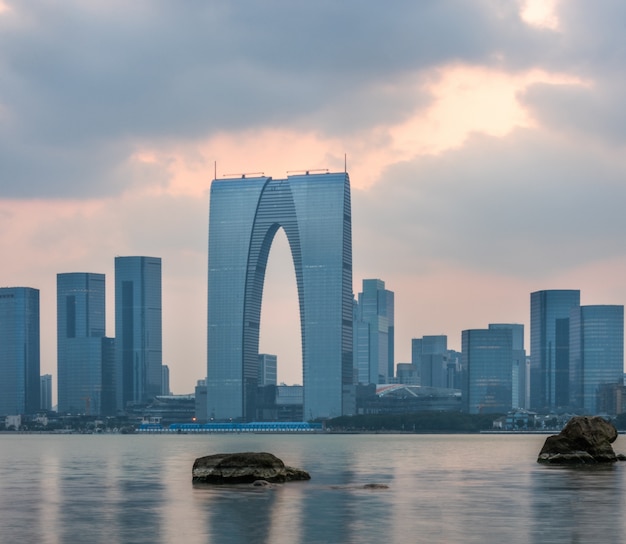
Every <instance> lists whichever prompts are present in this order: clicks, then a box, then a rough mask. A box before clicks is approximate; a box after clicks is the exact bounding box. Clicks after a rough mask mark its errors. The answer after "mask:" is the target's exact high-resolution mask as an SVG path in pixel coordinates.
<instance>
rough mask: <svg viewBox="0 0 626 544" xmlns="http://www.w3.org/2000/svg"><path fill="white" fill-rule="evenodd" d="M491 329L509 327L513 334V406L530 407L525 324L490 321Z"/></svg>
mask: <svg viewBox="0 0 626 544" xmlns="http://www.w3.org/2000/svg"><path fill="white" fill-rule="evenodd" d="M489 328H490V329H509V330H510V331H511V334H512V342H513V345H512V349H513V362H512V365H513V366H512V372H513V374H512V380H513V381H512V387H513V408H528V393H529V390H528V379H527V367H526V350H525V349H524V325H522V324H519V323H490V324H489Z"/></svg>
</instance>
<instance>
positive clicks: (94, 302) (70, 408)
mask: <svg viewBox="0 0 626 544" xmlns="http://www.w3.org/2000/svg"><path fill="white" fill-rule="evenodd" d="M105 315H106V314H105V277H104V274H93V273H88V272H72V273H67V274H57V372H58V410H59V413H72V414H93V415H100V414H102V413H103V402H104V405H105V406H110V405H111V403H112V399H111V398H110V397H111V393H112V392H111V387H110V386H109V387H107V383H111V382H112V377H111V375H112V373H113V368H111V367H110V365H107V358H106V357H105V356H104V354H105V353H106V341H105V340H104V336H105ZM107 380H108V382H107ZM107 394H108V395H109V398H108V399H106V398H103V396H104V397H106V396H107ZM106 411H107V412H111V410H110V409H109V410H106Z"/></svg>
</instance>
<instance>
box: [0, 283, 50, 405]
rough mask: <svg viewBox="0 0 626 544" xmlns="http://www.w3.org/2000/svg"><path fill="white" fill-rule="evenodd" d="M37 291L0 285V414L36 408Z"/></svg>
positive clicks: (37, 382) (38, 364) (37, 366)
mask: <svg viewBox="0 0 626 544" xmlns="http://www.w3.org/2000/svg"><path fill="white" fill-rule="evenodd" d="M39 366H40V343H39V290H38V289H32V288H30V287H2V288H0V372H2V379H1V380H0V416H6V415H19V414H34V413H36V412H37V411H38V410H39V409H40V376H39Z"/></svg>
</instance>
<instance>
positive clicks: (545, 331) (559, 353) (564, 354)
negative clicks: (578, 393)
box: [530, 289, 580, 410]
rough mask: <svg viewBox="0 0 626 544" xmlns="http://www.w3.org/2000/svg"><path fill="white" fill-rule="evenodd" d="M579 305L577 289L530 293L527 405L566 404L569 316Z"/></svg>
mask: <svg viewBox="0 0 626 544" xmlns="http://www.w3.org/2000/svg"><path fill="white" fill-rule="evenodd" d="M578 306H580V291H579V290H570V289H562V290H548V291H536V292H534V293H531V294H530V405H531V406H530V408H531V409H533V410H555V409H558V408H565V407H567V406H568V405H569V382H570V379H569V347H570V340H569V317H570V310H571V309H572V308H576V307H578Z"/></svg>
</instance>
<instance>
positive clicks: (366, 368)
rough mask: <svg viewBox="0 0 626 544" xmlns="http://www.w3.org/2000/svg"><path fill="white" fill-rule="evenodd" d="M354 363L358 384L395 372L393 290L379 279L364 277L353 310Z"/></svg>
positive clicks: (381, 380)
mask: <svg viewBox="0 0 626 544" xmlns="http://www.w3.org/2000/svg"><path fill="white" fill-rule="evenodd" d="M353 351H354V366H355V369H356V375H357V381H358V383H360V384H364V385H366V384H370V383H373V384H384V383H388V382H389V381H390V379H391V378H393V375H394V293H393V291H389V290H388V289H385V282H384V281H382V280H379V279H367V280H363V291H362V292H361V293H359V295H358V301H357V302H356V305H355V313H354V348H353Z"/></svg>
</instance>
